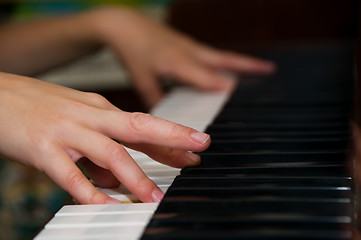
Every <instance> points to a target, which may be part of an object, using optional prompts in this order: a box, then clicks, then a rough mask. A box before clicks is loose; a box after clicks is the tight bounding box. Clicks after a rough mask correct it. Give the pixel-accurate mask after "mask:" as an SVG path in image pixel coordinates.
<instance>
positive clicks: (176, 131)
mask: <svg viewBox="0 0 361 240" xmlns="http://www.w3.org/2000/svg"><path fill="white" fill-rule="evenodd" d="M187 133H188V131H187V129H186V128H185V127H184V126H182V125H180V124H173V126H172V127H171V128H170V132H169V134H168V136H169V137H170V138H172V139H174V138H182V137H185V136H187Z"/></svg>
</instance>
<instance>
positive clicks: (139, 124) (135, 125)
mask: <svg viewBox="0 0 361 240" xmlns="http://www.w3.org/2000/svg"><path fill="white" fill-rule="evenodd" d="M152 120H153V117H152V116H151V115H149V114H147V113H137V112H136V113H130V116H129V127H130V129H131V130H132V131H134V132H136V133H141V132H142V131H143V130H144V129H145V128H147V127H149V124H150V123H151V121H152Z"/></svg>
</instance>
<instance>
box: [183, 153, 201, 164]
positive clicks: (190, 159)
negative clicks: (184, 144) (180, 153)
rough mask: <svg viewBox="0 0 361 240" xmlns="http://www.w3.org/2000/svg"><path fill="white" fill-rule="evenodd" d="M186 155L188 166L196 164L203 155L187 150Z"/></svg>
mask: <svg viewBox="0 0 361 240" xmlns="http://www.w3.org/2000/svg"><path fill="white" fill-rule="evenodd" d="M184 155H185V157H186V159H187V166H196V165H199V164H200V162H201V157H200V156H199V155H198V154H195V153H192V152H190V151H187V152H185V154H184Z"/></svg>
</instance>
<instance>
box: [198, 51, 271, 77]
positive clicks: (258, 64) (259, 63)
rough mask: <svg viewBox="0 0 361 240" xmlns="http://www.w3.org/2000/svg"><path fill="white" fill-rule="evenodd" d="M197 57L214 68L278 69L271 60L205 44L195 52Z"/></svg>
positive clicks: (239, 70) (268, 71)
mask: <svg viewBox="0 0 361 240" xmlns="http://www.w3.org/2000/svg"><path fill="white" fill-rule="evenodd" d="M195 57H196V58H198V59H199V60H201V61H202V62H203V63H206V64H208V65H209V66H212V67H214V68H217V69H223V70H231V71H236V72H241V73H264V74H269V73H273V72H274V71H275V70H276V66H275V64H274V63H273V62H270V61H265V60H262V59H259V58H255V57H250V56H246V55H241V54H236V53H233V52H225V51H217V50H213V49H210V48H207V47H203V46H200V47H199V48H198V52H195Z"/></svg>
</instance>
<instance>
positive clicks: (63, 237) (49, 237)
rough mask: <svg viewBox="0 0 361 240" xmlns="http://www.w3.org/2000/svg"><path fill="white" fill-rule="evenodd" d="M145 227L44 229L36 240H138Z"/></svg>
mask: <svg viewBox="0 0 361 240" xmlns="http://www.w3.org/2000/svg"><path fill="white" fill-rule="evenodd" d="M144 228H145V226H140V225H138V226H116V227H109V226H106V227H91V228H89V227H88V226H86V227H77V228H56V229H52V228H51V229H44V230H43V231H42V232H41V233H40V234H39V235H38V236H37V237H36V238H35V239H34V240H113V239H114V240H119V239H122V240H136V239H139V238H140V235H141V233H142V232H143V230H144Z"/></svg>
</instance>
